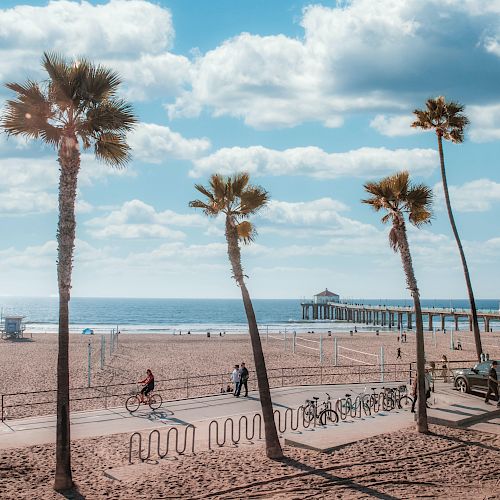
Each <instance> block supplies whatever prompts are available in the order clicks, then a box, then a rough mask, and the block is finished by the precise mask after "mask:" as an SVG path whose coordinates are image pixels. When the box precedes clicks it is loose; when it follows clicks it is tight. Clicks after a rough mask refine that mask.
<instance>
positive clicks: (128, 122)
mask: <svg viewBox="0 0 500 500" xmlns="http://www.w3.org/2000/svg"><path fill="white" fill-rule="evenodd" d="M136 123H137V118H136V117H135V115H134V112H133V109H132V106H131V105H130V104H128V103H126V102H125V101H122V100H117V101H103V102H101V103H99V104H97V105H92V106H91V107H90V108H89V109H88V110H87V111H86V115H84V116H82V117H81V118H80V120H79V123H78V125H77V127H78V129H79V130H81V131H82V133H86V134H89V135H95V134H96V133H100V132H113V133H119V134H121V133H124V132H128V131H129V130H132V129H133V128H134V125H135V124H136Z"/></svg>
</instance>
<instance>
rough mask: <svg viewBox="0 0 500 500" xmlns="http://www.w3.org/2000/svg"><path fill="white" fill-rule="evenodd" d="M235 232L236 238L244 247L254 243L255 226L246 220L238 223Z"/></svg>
mask: <svg viewBox="0 0 500 500" xmlns="http://www.w3.org/2000/svg"><path fill="white" fill-rule="evenodd" d="M236 230H237V231H238V238H239V239H240V240H241V241H242V242H243V243H244V244H246V245H248V244H250V243H251V242H252V241H254V239H255V237H256V236H257V230H256V229H255V226H254V225H253V224H252V223H251V222H250V221H247V220H244V221H242V222H240V223H239V224H238V225H237V226H236Z"/></svg>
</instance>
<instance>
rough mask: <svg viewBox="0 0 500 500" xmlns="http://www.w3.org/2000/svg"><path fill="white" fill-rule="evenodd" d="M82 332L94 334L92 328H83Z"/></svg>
mask: <svg viewBox="0 0 500 500" xmlns="http://www.w3.org/2000/svg"><path fill="white" fill-rule="evenodd" d="M82 334H83V335H94V330H92V328H84V329H83V330H82Z"/></svg>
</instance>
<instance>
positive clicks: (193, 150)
mask: <svg viewBox="0 0 500 500" xmlns="http://www.w3.org/2000/svg"><path fill="white" fill-rule="evenodd" d="M128 143H129V145H130V147H131V148H132V154H133V155H134V158H136V159H138V160H141V161H144V162H147V163H165V162H167V161H168V160H170V159H172V158H173V159H180V160H192V159H195V158H197V157H199V156H200V155H201V154H203V153H205V152H206V151H207V150H208V149H210V141H209V140H208V139H205V138H202V139H186V138H185V137H183V136H182V135H181V134H179V133H177V132H173V131H172V130H171V129H170V128H169V127H164V126H161V125H156V124H154V123H140V124H138V126H137V127H136V128H135V130H134V131H133V132H131V133H130V134H129V135H128Z"/></svg>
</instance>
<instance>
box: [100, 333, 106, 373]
mask: <svg viewBox="0 0 500 500" xmlns="http://www.w3.org/2000/svg"><path fill="white" fill-rule="evenodd" d="M105 346H106V339H105V338H104V335H101V370H102V369H104V356H105V353H104V349H105V348H106V347H105Z"/></svg>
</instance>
